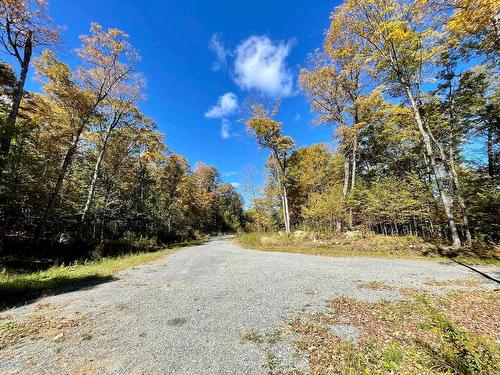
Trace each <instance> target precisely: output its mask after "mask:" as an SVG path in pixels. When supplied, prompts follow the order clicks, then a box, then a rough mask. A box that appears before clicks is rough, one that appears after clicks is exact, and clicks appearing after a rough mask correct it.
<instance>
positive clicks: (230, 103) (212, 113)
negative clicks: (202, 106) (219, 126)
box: [205, 92, 238, 118]
mask: <svg viewBox="0 0 500 375" xmlns="http://www.w3.org/2000/svg"><path fill="white" fill-rule="evenodd" d="M237 110H238V97H237V96H236V95H235V94H233V93H232V92H228V93H226V94H224V95H222V96H219V99H218V100H217V104H216V105H214V106H213V107H212V108H210V109H209V110H208V111H207V112H205V117H208V118H223V117H227V116H230V115H232V114H234V113H235V112H236V111H237Z"/></svg>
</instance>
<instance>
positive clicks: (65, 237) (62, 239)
mask: <svg viewBox="0 0 500 375" xmlns="http://www.w3.org/2000/svg"><path fill="white" fill-rule="evenodd" d="M70 241H71V235H70V234H69V233H61V235H60V236H59V243H61V244H67V243H69V242H70Z"/></svg>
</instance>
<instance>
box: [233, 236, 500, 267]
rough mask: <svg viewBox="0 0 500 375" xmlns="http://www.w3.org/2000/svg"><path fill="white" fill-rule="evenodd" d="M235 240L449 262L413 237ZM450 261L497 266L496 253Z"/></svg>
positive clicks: (294, 249)
mask: <svg viewBox="0 0 500 375" xmlns="http://www.w3.org/2000/svg"><path fill="white" fill-rule="evenodd" d="M236 241H237V242H238V243H239V244H240V245H241V246H243V247H245V248H249V249H256V250H263V251H281V252H289V253H304V254H310V255H324V256H338V257H351V256H367V257H377V258H415V259H431V260H435V261H450V258H449V257H447V256H446V255H445V254H444V253H443V249H442V248H441V247H440V246H439V245H436V244H433V243H429V242H425V241H424V240H423V239H421V238H419V237H415V236H399V237H396V236H393V237H391V236H383V235H376V234H364V235H360V236H357V237H354V238H345V237H344V236H341V235H333V234H323V235H321V236H320V235H318V234H313V235H311V236H309V237H294V236H293V235H292V236H289V237H287V236H284V235H280V234H278V233H255V232H252V233H239V234H238V236H237V238H236ZM454 259H457V260H461V261H464V262H466V263H470V264H496V265H500V259H499V258H498V254H491V253H488V257H485V256H484V254H483V253H481V254H474V253H472V252H468V253H467V254H464V255H463V256H459V257H455V258H454Z"/></svg>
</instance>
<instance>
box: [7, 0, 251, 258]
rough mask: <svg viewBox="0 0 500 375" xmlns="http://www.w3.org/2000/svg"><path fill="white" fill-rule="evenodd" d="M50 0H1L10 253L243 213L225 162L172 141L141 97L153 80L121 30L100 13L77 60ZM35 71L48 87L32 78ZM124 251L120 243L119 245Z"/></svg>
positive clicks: (237, 218) (109, 249)
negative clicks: (29, 86) (33, 85)
mask: <svg viewBox="0 0 500 375" xmlns="http://www.w3.org/2000/svg"><path fill="white" fill-rule="evenodd" d="M59 31H60V28H59V27H58V26H57V25H54V24H53V23H52V21H51V18H50V14H49V10H48V6H47V3H46V2H45V1H40V0H36V1H35V0H2V1H1V2H0V32H1V34H0V36H1V38H0V42H1V48H2V52H3V53H2V58H5V59H4V61H0V90H1V91H0V145H1V146H0V197H1V198H0V227H1V229H0V231H1V234H0V237H1V238H0V253H2V256H3V257H4V258H5V259H8V258H9V256H12V257H14V258H16V257H17V258H19V257H20V256H26V255H28V256H33V257H35V258H37V259H45V258H52V259H54V258H56V259H59V260H62V261H64V260H66V261H71V260H74V259H79V258H81V257H84V258H85V257H87V256H88V255H89V253H90V252H92V251H93V250H94V248H95V247H96V246H97V245H98V244H101V245H102V244H104V245H105V246H104V250H103V249H102V246H101V247H100V249H101V250H100V251H101V252H103V255H106V254H104V253H115V252H126V251H128V250H129V248H130V249H131V250H134V249H135V250H137V249H144V248H147V247H155V246H156V245H161V244H168V243H172V242H175V241H181V240H186V239H191V238H196V237H200V236H203V235H204V234H209V233H219V232H232V231H235V230H237V229H239V228H240V227H241V225H242V223H243V201H242V198H241V196H240V195H239V194H238V193H237V192H236V190H235V188H234V187H233V186H232V185H231V184H226V183H222V182H221V178H220V175H219V171H218V170H217V169H216V168H215V167H213V166H208V165H205V164H203V163H198V164H197V165H195V166H194V167H191V166H190V165H189V163H188V161H187V160H186V158H184V157H183V156H182V155H179V154H176V153H175V152H174V151H172V150H170V149H169V148H168V147H166V146H165V143H164V137H163V135H162V134H161V133H160V132H159V130H158V126H157V124H156V123H155V121H154V120H153V119H151V118H148V117H147V116H146V115H144V114H143V113H142V112H141V110H140V108H139V106H140V103H141V101H143V99H144V97H145V85H146V81H145V78H144V76H143V75H142V74H141V73H140V72H138V71H137V70H136V65H137V63H138V61H139V59H140V56H139V55H138V53H137V52H136V50H135V49H134V48H133V46H132V45H131V44H130V42H129V40H128V39H129V38H128V35H127V34H126V33H125V32H124V31H121V30H118V29H114V28H110V29H107V30H106V29H104V28H103V27H102V26H100V25H99V24H97V23H93V24H91V25H90V29H89V33H88V34H87V35H82V36H81V46H80V48H79V49H78V50H77V51H76V52H75V54H76V59H77V63H76V64H75V65H74V66H70V65H68V64H67V63H65V62H63V61H60V60H59V59H58V53H57V51H58V48H59V46H60V43H61V37H60V32H59ZM31 71H33V72H34V74H35V79H36V80H37V81H38V82H39V83H40V87H41V91H40V92H30V91H27V90H26V88H25V85H26V80H27V77H28V72H31ZM111 255H113V254H111Z"/></svg>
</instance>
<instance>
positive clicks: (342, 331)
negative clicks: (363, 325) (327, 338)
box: [330, 324, 361, 342]
mask: <svg viewBox="0 0 500 375" xmlns="http://www.w3.org/2000/svg"><path fill="white" fill-rule="evenodd" d="M330 334H332V335H334V336H337V337H338V338H340V339H341V340H346V341H351V342H356V341H357V340H358V338H359V335H360V334H361V331H360V329H359V328H358V327H356V326H353V325H350V324H334V325H332V326H331V327H330Z"/></svg>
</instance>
